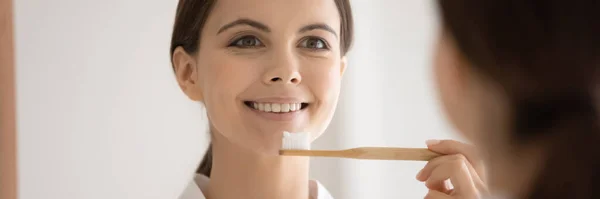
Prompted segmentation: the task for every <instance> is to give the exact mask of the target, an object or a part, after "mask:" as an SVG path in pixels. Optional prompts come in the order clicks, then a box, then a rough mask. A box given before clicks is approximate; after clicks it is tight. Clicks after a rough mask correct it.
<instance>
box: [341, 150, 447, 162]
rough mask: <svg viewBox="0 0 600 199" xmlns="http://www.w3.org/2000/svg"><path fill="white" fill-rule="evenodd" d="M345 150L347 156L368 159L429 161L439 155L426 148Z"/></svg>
mask: <svg viewBox="0 0 600 199" xmlns="http://www.w3.org/2000/svg"><path fill="white" fill-rule="evenodd" d="M347 151H349V152H348V154H349V156H348V157H349V158H356V159H370V160H409V161H429V160H431V159H433V158H436V157H439V156H441V154H439V153H436V152H433V151H431V150H429V149H426V148H392V147H360V148H353V149H348V150H347Z"/></svg>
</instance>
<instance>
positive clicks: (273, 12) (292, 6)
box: [206, 0, 340, 33]
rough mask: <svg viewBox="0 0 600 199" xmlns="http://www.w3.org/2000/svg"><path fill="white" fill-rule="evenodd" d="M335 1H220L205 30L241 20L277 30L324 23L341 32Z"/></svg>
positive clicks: (215, 6)
mask: <svg viewBox="0 0 600 199" xmlns="http://www.w3.org/2000/svg"><path fill="white" fill-rule="evenodd" d="M339 16H340V15H339V12H338V9H337V6H336V4H335V1H334V0H217V2H216V4H215V5H214V7H213V10H212V12H211V13H210V16H209V19H208V21H207V24H206V28H209V29H213V30H214V29H218V28H220V26H222V25H225V24H227V23H230V22H232V21H235V20H237V19H240V18H248V19H252V20H256V21H259V22H261V23H264V24H265V25H267V26H269V27H270V28H271V29H273V30H274V31H277V30H278V29H284V28H298V27H301V26H305V25H309V24H313V23H325V24H327V25H329V26H331V27H332V28H334V30H335V31H336V32H338V33H339V29H340V17H339Z"/></svg>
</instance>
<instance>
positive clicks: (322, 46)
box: [227, 35, 331, 51]
mask: <svg viewBox="0 0 600 199" xmlns="http://www.w3.org/2000/svg"><path fill="white" fill-rule="evenodd" d="M311 40H313V41H314V40H316V42H320V43H317V44H313V45H317V48H311V47H308V45H309V44H310V43H309V41H311ZM246 41H251V43H245V42H246ZM301 45H302V46H301ZM297 46H299V47H302V48H306V49H310V50H313V51H321V50H329V49H331V48H330V46H329V43H327V41H326V40H325V39H322V38H319V37H314V36H310V37H306V38H304V39H302V40H300V42H298V45H297ZM227 47H233V48H242V49H248V48H260V47H264V44H263V42H262V41H260V39H258V38H257V37H255V36H251V35H246V36H242V37H239V38H237V39H234V40H233V41H232V42H231V43H229V45H228V46H227Z"/></svg>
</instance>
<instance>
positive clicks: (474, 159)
mask: <svg viewBox="0 0 600 199" xmlns="http://www.w3.org/2000/svg"><path fill="white" fill-rule="evenodd" d="M427 143H428V145H427V148H429V150H431V151H433V152H437V153H441V154H448V155H451V154H463V155H464V156H465V157H466V158H467V160H468V161H469V162H470V163H471V165H473V168H474V169H475V171H477V173H478V174H479V176H480V177H483V175H484V174H485V170H484V167H483V162H482V161H481V159H480V158H479V155H478V154H477V149H476V148H475V146H473V145H469V144H466V143H462V142H459V141H456V140H439V141H438V140H430V141H428V142H427Z"/></svg>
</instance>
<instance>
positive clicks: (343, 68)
mask: <svg viewBox="0 0 600 199" xmlns="http://www.w3.org/2000/svg"><path fill="white" fill-rule="evenodd" d="M346 66H348V59H347V58H346V56H345V55H344V56H343V57H342V60H341V62H340V76H341V77H343V76H344V72H346Z"/></svg>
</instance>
